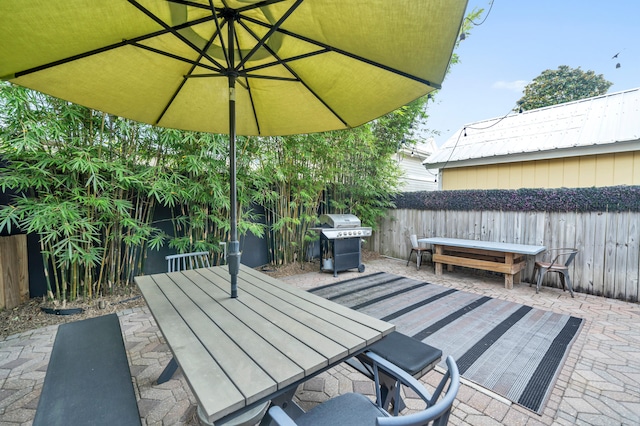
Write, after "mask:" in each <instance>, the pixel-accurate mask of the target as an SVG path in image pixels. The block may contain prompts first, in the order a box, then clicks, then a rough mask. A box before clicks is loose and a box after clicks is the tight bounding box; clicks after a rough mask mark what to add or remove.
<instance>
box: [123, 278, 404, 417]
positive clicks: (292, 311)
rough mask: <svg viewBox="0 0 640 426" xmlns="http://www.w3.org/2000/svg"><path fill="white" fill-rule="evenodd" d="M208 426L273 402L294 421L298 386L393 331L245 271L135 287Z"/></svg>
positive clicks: (141, 282)
mask: <svg viewBox="0 0 640 426" xmlns="http://www.w3.org/2000/svg"><path fill="white" fill-rule="evenodd" d="M135 281H136V283H137V285H138V287H139V288H140V290H141V292H142V295H143V296H144V298H145V300H146V302H147V304H148V306H149V309H150V311H151V313H152V315H153V317H154V318H155V320H156V322H157V324H158V327H159V328H160V331H161V332H162V334H163V336H164V338H165V339H166V342H167V345H168V346H169V347H170V349H171V352H172V353H173V356H174V359H175V360H176V361H177V363H178V365H179V366H180V368H181V369H182V372H183V374H184V376H185V378H186V380H187V382H188V384H189V386H190V387H191V390H192V391H193V394H194V396H195V397H196V399H197V401H198V406H199V407H198V413H199V415H200V417H201V419H202V420H204V421H205V422H209V423H212V422H218V421H220V422H224V421H227V420H229V419H231V418H234V417H237V416H239V415H243V414H244V413H246V412H248V411H250V410H255V409H256V407H260V406H263V405H265V402H268V401H271V403H272V404H277V405H279V406H281V407H283V408H284V409H285V410H286V411H287V412H288V413H289V414H290V415H293V416H294V417H295V416H296V415H297V414H298V412H296V410H295V404H294V403H293V402H292V401H291V399H292V397H293V395H294V393H295V391H296V388H297V386H298V385H299V384H301V383H303V382H305V381H306V380H308V379H309V378H311V377H313V376H315V375H317V374H319V373H321V372H323V371H325V370H327V369H329V368H331V367H332V366H334V365H337V364H339V363H341V362H343V361H345V360H346V359H348V358H351V357H352V356H354V355H357V354H359V353H361V352H363V351H364V350H365V349H367V348H368V347H369V346H370V345H371V344H373V343H375V342H377V341H378V340H380V339H382V337H384V336H386V335H387V334H389V333H391V332H392V331H393V330H394V328H395V326H394V325H393V324H390V323H387V322H384V321H381V320H378V319H375V318H373V317H370V316H368V315H365V314H362V313H359V312H357V311H354V310H352V309H350V308H347V307H344V306H341V305H339V304H337V303H334V302H331V301H328V300H326V299H324V298H322V297H319V296H316V295H313V294H311V293H308V292H306V291H304V290H301V289H298V288H296V287H294V286H291V285H288V284H285V283H283V282H281V281H279V280H277V279H274V278H272V277H269V276H268V275H266V274H263V273H260V272H258V271H255V270H253V269H251V268H248V267H245V266H242V267H241V269H240V274H239V275H238V297H237V298H231V297H230V296H229V272H228V269H227V267H221V266H217V267H212V268H201V269H195V270H186V271H182V272H171V273H162V274H154V275H148V276H140V277H136V278H135Z"/></svg>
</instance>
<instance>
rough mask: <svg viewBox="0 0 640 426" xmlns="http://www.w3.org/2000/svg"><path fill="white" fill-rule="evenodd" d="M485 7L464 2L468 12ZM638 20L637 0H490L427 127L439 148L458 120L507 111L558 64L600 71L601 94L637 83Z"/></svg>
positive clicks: (477, 1) (484, 1)
mask: <svg viewBox="0 0 640 426" xmlns="http://www.w3.org/2000/svg"><path fill="white" fill-rule="evenodd" d="M489 4H490V1H489V0H469V6H468V8H467V11H471V10H472V9H473V8H474V7H477V8H484V9H485V14H486V13H487V11H489ZM485 14H483V16H482V18H481V19H480V20H479V21H482V19H484V16H485ZM639 21H640V0H609V1H608V2H603V1H595V0H526V1H525V0H495V1H494V4H493V8H492V9H491V12H490V13H489V15H488V16H487V19H486V21H485V22H484V23H482V24H481V25H479V26H474V27H473V28H472V29H471V35H470V36H468V37H467V38H466V39H465V40H463V41H462V42H461V44H460V47H459V48H458V50H457V53H458V55H459V56H460V61H461V62H460V63H458V64H456V65H454V66H453V67H452V68H451V70H450V73H449V75H448V76H447V78H446V79H445V81H444V83H443V85H442V89H441V90H440V91H439V93H438V94H437V95H436V96H435V100H434V102H433V103H430V104H429V108H428V110H427V113H428V114H429V119H428V121H427V124H426V127H427V128H428V129H431V130H437V131H439V132H440V135H439V136H437V135H436V136H434V137H435V140H436V144H437V145H438V146H441V145H442V144H444V142H446V140H447V139H448V138H449V137H451V136H452V135H453V133H454V132H455V131H456V130H458V129H459V128H461V127H463V126H464V125H465V124H468V123H472V122H475V121H480V120H484V119H489V118H495V117H502V116H504V115H505V114H507V113H508V112H509V111H510V110H511V109H512V108H513V107H514V106H515V104H516V101H517V100H518V99H520V98H521V97H522V94H523V88H524V86H525V85H526V84H527V83H528V82H530V81H531V80H533V79H534V78H535V77H537V76H538V75H539V74H540V73H541V72H542V71H544V70H546V69H557V68H558V67H559V66H560V65H568V66H570V67H572V68H577V67H580V68H581V69H582V70H583V71H588V70H593V71H594V72H595V73H596V74H603V75H604V78H605V79H607V80H609V81H611V82H613V86H611V88H610V89H609V92H608V93H614V92H618V91H621V90H627V89H632V88H636V87H640V23H639ZM616 53H619V55H618V58H616V59H612V56H613V55H615V54H616ZM617 63H620V68H616V64H617Z"/></svg>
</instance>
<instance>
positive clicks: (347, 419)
mask: <svg viewBox="0 0 640 426" xmlns="http://www.w3.org/2000/svg"><path fill="white" fill-rule="evenodd" d="M367 355H368V356H369V357H370V358H371V359H372V360H373V368H374V375H375V381H376V389H377V391H376V402H375V403H374V402H372V401H371V400H369V399H368V398H367V397H366V396H364V395H361V394H358V393H346V394H343V395H340V396H337V397H335V398H332V399H330V400H328V401H326V402H323V403H322V404H320V405H318V406H316V407H314V408H312V409H311V410H309V411H308V412H306V413H304V414H302V415H300V416H299V417H297V418H295V419H292V418H291V417H289V416H288V415H287V414H286V413H285V411H284V410H283V409H282V408H280V407H279V406H274V407H271V408H270V409H269V415H270V416H271V419H272V420H273V422H274V423H275V424H277V425H279V426H312V425H313V426H335V425H349V426H365V425H366V426H374V425H379V426H392V425H394V426H395V425H398V426H414V425H415V426H417V425H427V424H433V425H437V426H442V425H446V424H447V422H448V421H449V414H450V413H451V407H452V406H453V401H454V400H455V398H456V395H457V394H458V389H459V388H460V374H459V372H458V366H457V365H456V362H455V361H454V360H453V358H452V357H451V356H449V357H447V366H448V370H447V372H446V373H445V374H444V377H443V378H442V380H441V381H440V383H439V384H438V387H437V388H436V389H435V391H434V392H433V394H432V395H431V394H429V392H428V391H427V390H426V389H425V388H424V386H423V385H422V384H421V383H420V382H419V381H417V380H416V379H414V378H413V377H412V376H411V375H409V374H408V373H406V372H405V371H403V370H401V369H400V368H399V367H397V366H396V365H394V364H391V363H390V362H389V361H387V360H385V359H383V358H381V357H379V356H377V355H376V354H373V353H369V354H367ZM383 372H384V374H388V375H390V376H393V377H395V378H397V379H398V380H399V381H400V382H401V383H402V385H403V386H406V387H408V388H410V389H411V390H412V391H413V392H415V393H416V394H417V395H418V396H419V397H420V398H422V400H423V401H424V402H425V403H426V408H425V409H424V410H423V411H420V412H417V413H414V414H409V415H406V416H399V415H398V407H394V409H393V412H392V413H389V412H387V411H386V410H385V409H384V408H383V407H382V404H383V401H382V400H383V398H382V395H381V392H380V386H378V384H379V380H380V378H379V377H380V376H379V375H380V374H381V373H383ZM445 387H446V388H447V389H446V390H445ZM400 389H401V386H397V387H396V388H395V392H397V395H396V397H395V400H396V401H398V400H400ZM443 391H444V393H443ZM441 396H442V397H441Z"/></svg>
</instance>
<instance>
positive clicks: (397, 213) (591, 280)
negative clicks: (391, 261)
mask: <svg viewBox="0 0 640 426" xmlns="http://www.w3.org/2000/svg"><path fill="white" fill-rule="evenodd" d="M378 225H379V226H378V230H377V231H375V232H374V233H373V236H372V237H371V238H370V240H369V244H370V246H371V249H372V250H375V251H377V252H379V253H381V254H383V255H387V256H392V257H397V258H401V259H406V258H407V257H408V256H409V251H410V242H409V235H411V234H417V235H418V236H419V237H447V238H465V239H472V240H482V241H498V242H505V243H518V244H534V245H544V246H546V247H547V248H561V247H575V248H577V249H578V250H579V252H578V255H577V256H576V259H575V260H574V263H573V265H572V266H571V271H570V273H571V277H572V281H573V288H574V290H575V291H577V292H581V293H588V294H594V295H598V296H605V297H610V298H616V299H620V300H626V301H631V302H637V301H638V296H639V294H640V283H639V277H640V262H639V256H640V255H639V253H640V251H639V247H638V243H639V241H640V213H637V212H611V213H610V212H590V213H557V212H551V213H549V212H503V211H451V210H438V211H429V210H410V209H401V210H388V212H387V215H386V217H385V218H384V219H382V220H381V221H380V222H379V224H378ZM540 256H541V255H539V256H538V257H540ZM533 263H534V260H533V259H529V260H528V261H527V268H526V269H525V270H524V271H523V280H524V281H527V282H528V281H530V278H531V274H532V272H533ZM547 275H549V277H548V278H545V283H546V284H547V285H554V286H558V285H560V284H559V280H558V278H557V277H556V275H557V274H547Z"/></svg>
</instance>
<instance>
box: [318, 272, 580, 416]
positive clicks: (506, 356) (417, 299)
mask: <svg viewBox="0 0 640 426" xmlns="http://www.w3.org/2000/svg"><path fill="white" fill-rule="evenodd" d="M310 291H311V292H313V293H314V294H317V295H319V296H322V297H325V298H326V299H329V300H332V301H334V302H337V303H340V304H342V305H344V306H348V307H350V308H353V309H356V310H358V311H361V312H364V313H366V314H368V315H371V316H373V317H376V318H380V319H382V320H385V321H389V322H391V323H393V324H395V325H396V329H397V330H398V331H399V332H401V333H404V334H407V335H409V336H413V337H415V338H417V339H418V340H421V341H423V342H425V343H428V344H430V345H431V346H435V347H437V348H440V349H442V352H443V357H442V362H441V363H440V365H441V366H442V367H443V368H445V367H446V366H445V361H444V360H445V358H446V356H447V355H452V356H453V357H454V359H455V360H456V362H457V363H458V367H459V369H460V373H461V375H462V377H464V378H466V379H468V380H470V381H472V382H475V383H477V384H479V385H480V386H483V387H485V388H487V389H490V390H491V391H493V392H495V393H497V394H499V395H502V396H504V397H505V398H507V399H509V400H511V401H513V402H515V403H517V404H520V405H522V406H524V407H526V408H528V409H530V410H532V411H534V412H536V413H541V412H542V409H543V407H544V403H545V402H546V400H547V397H548V395H549V394H550V393H551V390H552V389H553V385H554V383H555V380H556V377H557V375H558V373H559V371H560V368H561V366H562V364H563V363H564V359H565V356H566V354H567V352H568V349H569V348H570V346H571V343H572V342H573V340H574V339H575V338H576V336H577V335H578V331H579V330H580V327H581V325H582V319H580V318H575V317H572V316H569V315H561V314H556V313H553V312H548V311H544V310H541V309H534V308H531V307H529V306H524V305H520V304H517V303H513V302H508V301H504V300H499V299H493V298H490V297H486V296H480V295H477V294H472V293H468V292H464V291H458V290H454V289H450V288H447V287H442V286H439V285H435V284H429V283H427V282H421V281H417V280H414V279H410V278H405V277H401V276H397V275H392V274H388V273H384V272H380V273H376V274H372V275H367V276H364V277H360V278H355V279H350V280H345V281H341V282H338V283H334V284H329V285H326V286H323V287H318V288H315V289H312V290H310Z"/></svg>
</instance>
